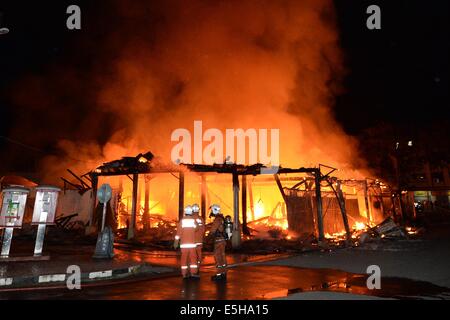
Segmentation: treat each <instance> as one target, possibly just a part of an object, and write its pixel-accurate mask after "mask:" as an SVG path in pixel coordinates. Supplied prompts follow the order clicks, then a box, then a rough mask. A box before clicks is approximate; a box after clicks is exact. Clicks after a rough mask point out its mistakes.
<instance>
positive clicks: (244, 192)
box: [242, 175, 250, 236]
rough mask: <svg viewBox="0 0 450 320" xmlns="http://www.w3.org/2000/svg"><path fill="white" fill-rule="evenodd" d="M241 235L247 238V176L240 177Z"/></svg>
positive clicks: (248, 233) (248, 232)
mask: <svg viewBox="0 0 450 320" xmlns="http://www.w3.org/2000/svg"><path fill="white" fill-rule="evenodd" d="M242 233H243V234H245V235H247V236H249V235H250V231H249V230H248V227H247V176H245V175H244V176H242Z"/></svg>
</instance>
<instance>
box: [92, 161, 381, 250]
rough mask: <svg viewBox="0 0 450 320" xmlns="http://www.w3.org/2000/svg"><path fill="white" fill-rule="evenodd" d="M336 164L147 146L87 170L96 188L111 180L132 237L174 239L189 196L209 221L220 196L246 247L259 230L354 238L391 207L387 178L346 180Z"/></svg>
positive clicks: (267, 235) (122, 228) (269, 235)
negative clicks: (253, 160) (204, 159)
mask: <svg viewBox="0 0 450 320" xmlns="http://www.w3.org/2000/svg"><path fill="white" fill-rule="evenodd" d="M334 171H335V169H333V168H329V167H326V166H323V165H320V166H318V167H311V168H305V167H300V168H283V167H280V168H277V170H274V168H270V167H265V166H263V165H261V164H255V165H248V166H246V165H238V164H233V163H222V164H214V165H200V164H179V165H176V164H167V163H163V162H161V161H160V160H159V159H158V158H156V157H154V155H153V154H152V153H151V152H148V153H145V154H139V155H137V156H136V157H123V158H121V159H119V160H115V161H111V162H107V163H104V164H103V165H102V166H99V167H98V168H96V169H95V170H93V171H91V172H89V173H87V175H88V176H89V179H90V180H91V182H92V189H93V195H95V194H96V192H95V191H96V189H97V187H98V186H99V185H101V184H102V183H108V184H110V185H111V186H112V189H113V197H112V199H111V201H110V206H111V209H112V212H113V214H114V217H115V222H116V224H117V229H118V231H119V232H122V234H123V235H124V236H125V237H126V238H128V239H132V238H139V239H147V240H150V241H151V240H171V239H172V238H173V233H174V231H175V226H176V222H177V221H178V219H179V218H180V217H181V216H182V214H183V207H184V206H185V205H186V204H192V203H199V204H200V207H201V215H202V216H203V218H205V219H206V222H207V224H208V223H209V222H210V221H209V217H208V208H209V206H210V205H211V204H213V203H218V204H220V205H221V207H222V211H223V212H224V214H225V215H230V216H232V217H233V221H234V236H233V246H234V247H239V246H240V244H241V241H245V240H247V239H258V238H259V239H287V240H289V239H296V238H299V237H303V236H307V235H312V236H314V237H316V238H317V239H318V240H319V241H320V240H324V239H326V238H338V237H341V238H346V239H347V240H349V239H350V238H351V237H352V234H353V232H354V231H355V230H361V229H365V228H366V227H368V226H372V225H374V224H376V223H377V222H380V221H382V220H383V219H384V217H385V216H386V215H388V214H389V208H386V204H387V203H388V202H387V200H386V197H385V194H384V193H383V188H386V186H384V185H383V184H382V183H380V182H378V181H372V182H368V181H367V180H340V179H338V178H336V177H333V176H331V174H332V173H333V172H334ZM93 202H94V204H95V203H96V199H95V198H94V199H93ZM90 220H91V221H90V222H91V223H90V224H91V225H92V220H93V217H92V216H91V219H90Z"/></svg>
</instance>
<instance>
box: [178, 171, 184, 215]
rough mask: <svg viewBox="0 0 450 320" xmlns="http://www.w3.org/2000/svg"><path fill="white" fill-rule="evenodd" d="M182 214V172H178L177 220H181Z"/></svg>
mask: <svg viewBox="0 0 450 320" xmlns="http://www.w3.org/2000/svg"><path fill="white" fill-rule="evenodd" d="M183 214H184V172H180V178H179V184H178V219H179V220H181V219H183Z"/></svg>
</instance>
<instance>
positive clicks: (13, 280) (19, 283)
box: [0, 263, 174, 292]
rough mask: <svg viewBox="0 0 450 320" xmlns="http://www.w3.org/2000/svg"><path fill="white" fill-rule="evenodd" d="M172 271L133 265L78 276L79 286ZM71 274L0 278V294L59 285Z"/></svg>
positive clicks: (167, 268) (164, 268)
mask: <svg viewBox="0 0 450 320" xmlns="http://www.w3.org/2000/svg"><path fill="white" fill-rule="evenodd" d="M173 272H174V269H173V268H169V267H160V266H151V265H149V264H147V263H143V264H138V265H133V266H130V267H125V268H119V269H109V270H99V271H92V272H85V273H81V274H80V284H86V283H92V282H98V281H102V280H112V279H122V278H126V277H129V276H134V275H140V274H146V275H160V274H166V273H173ZM71 275H72V274H70V273H68V274H66V273H55V274H46V275H37V276H18V277H3V278H0V292H1V291H2V290H3V289H10V288H15V289H20V288H23V289H27V288H32V287H39V286H42V285H58V284H59V285H61V284H63V283H65V281H66V280H68V278H69V277H70V276H71Z"/></svg>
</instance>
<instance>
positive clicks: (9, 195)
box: [0, 187, 30, 259]
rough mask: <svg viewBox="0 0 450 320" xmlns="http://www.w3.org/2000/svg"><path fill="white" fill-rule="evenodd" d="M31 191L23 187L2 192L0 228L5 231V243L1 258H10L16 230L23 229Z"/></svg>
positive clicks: (9, 188)
mask: <svg viewBox="0 0 450 320" xmlns="http://www.w3.org/2000/svg"><path fill="white" fill-rule="evenodd" d="M29 192H30V190H28V189H26V188H22V187H8V188H5V189H3V191H2V200H1V204H2V207H1V213H0V228H1V229H3V242H2V251H1V255H0V258H2V259H5V258H9V250H10V248H11V240H12V237H13V232H14V229H15V228H22V221H23V215H24V213H25V204H26V202H27V197H28V193H29Z"/></svg>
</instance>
